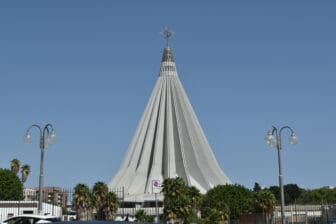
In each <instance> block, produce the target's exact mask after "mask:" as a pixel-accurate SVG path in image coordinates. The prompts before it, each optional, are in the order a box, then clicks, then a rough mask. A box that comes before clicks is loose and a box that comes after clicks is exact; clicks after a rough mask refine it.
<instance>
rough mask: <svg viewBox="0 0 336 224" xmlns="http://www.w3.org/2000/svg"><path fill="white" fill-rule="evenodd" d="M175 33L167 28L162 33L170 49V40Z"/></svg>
mask: <svg viewBox="0 0 336 224" xmlns="http://www.w3.org/2000/svg"><path fill="white" fill-rule="evenodd" d="M174 34H175V33H174V32H173V31H172V30H171V29H169V28H168V27H165V28H164V30H163V31H162V32H161V35H162V36H163V38H165V39H166V45H167V47H169V39H170V38H171V37H172V36H173V35H174Z"/></svg>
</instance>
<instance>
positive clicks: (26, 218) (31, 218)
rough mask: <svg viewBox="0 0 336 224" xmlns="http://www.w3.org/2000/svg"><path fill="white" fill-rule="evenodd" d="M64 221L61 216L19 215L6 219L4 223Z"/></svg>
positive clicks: (29, 223)
mask: <svg viewBox="0 0 336 224" xmlns="http://www.w3.org/2000/svg"><path fill="white" fill-rule="evenodd" d="M60 221H62V220H61V218H60V217H56V216H48V215H47V216H46V215H28V214H27V215H18V216H13V217H10V218H8V219H5V220H4V221H3V222H2V224H39V223H51V222H60Z"/></svg>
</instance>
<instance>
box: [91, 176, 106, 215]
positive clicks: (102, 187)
mask: <svg viewBox="0 0 336 224" xmlns="http://www.w3.org/2000/svg"><path fill="white" fill-rule="evenodd" d="M108 192H109V191H108V187H107V185H106V184H105V183H103V182H100V181H99V182H96V183H95V185H94V186H93V189H92V199H93V201H94V207H95V209H96V213H97V219H98V220H104V219H105V217H104V214H103V211H102V209H103V206H104V204H105V201H106V199H107V196H108Z"/></svg>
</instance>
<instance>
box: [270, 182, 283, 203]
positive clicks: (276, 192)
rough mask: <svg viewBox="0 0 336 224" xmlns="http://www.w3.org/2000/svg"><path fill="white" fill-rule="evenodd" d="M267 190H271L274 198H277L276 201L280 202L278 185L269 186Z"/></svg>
mask: <svg viewBox="0 0 336 224" xmlns="http://www.w3.org/2000/svg"><path fill="white" fill-rule="evenodd" d="M268 190H269V191H271V192H272V194H273V195H274V196H275V199H276V200H277V203H278V204H280V200H281V199H280V187H279V186H270V187H269V188H268Z"/></svg>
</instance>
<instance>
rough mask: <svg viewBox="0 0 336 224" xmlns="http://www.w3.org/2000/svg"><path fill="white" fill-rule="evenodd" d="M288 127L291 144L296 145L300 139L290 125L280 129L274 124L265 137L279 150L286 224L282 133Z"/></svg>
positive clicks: (282, 213) (283, 222) (281, 193)
mask: <svg viewBox="0 0 336 224" xmlns="http://www.w3.org/2000/svg"><path fill="white" fill-rule="evenodd" d="M285 129H288V130H289V131H290V132H291V134H290V137H289V143H290V144H291V145H295V144H297V142H298V139H297V137H296V135H295V133H294V130H293V129H292V128H291V127H289V126H284V127H282V128H280V130H279V131H278V129H277V128H276V127H274V126H272V130H270V131H268V132H267V135H266V137H265V141H266V143H267V145H269V146H270V147H272V148H274V147H277V150H278V164H279V185H280V195H281V223H282V224H285V211H284V209H285V194H284V185H283V176H282V164H281V148H282V145H281V133H282V131H283V130H285Z"/></svg>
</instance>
